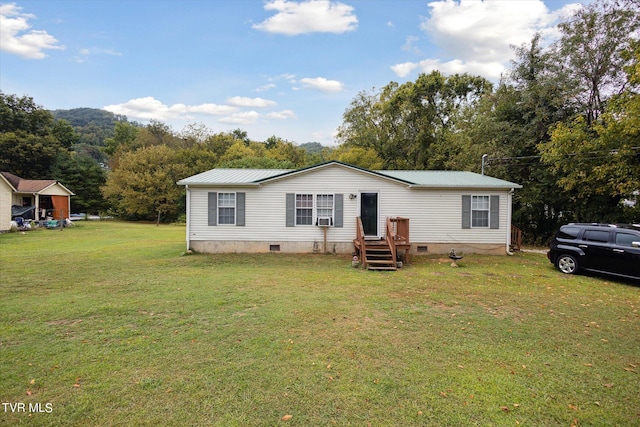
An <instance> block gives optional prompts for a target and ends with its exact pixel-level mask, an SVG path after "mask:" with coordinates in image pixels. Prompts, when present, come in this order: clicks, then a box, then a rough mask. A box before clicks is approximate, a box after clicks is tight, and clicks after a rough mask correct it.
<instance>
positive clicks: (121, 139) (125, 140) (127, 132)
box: [104, 122, 140, 156]
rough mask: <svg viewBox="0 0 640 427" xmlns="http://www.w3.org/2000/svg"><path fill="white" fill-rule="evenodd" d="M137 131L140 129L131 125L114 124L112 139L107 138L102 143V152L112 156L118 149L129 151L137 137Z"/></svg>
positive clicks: (123, 123)
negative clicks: (103, 145)
mask: <svg viewBox="0 0 640 427" xmlns="http://www.w3.org/2000/svg"><path fill="white" fill-rule="evenodd" d="M139 130H140V128H138V127H137V126H135V125H133V124H131V123H127V122H118V123H116V126H115V130H114V135H113V137H112V138H107V139H106V140H105V141H104V142H105V147H104V152H105V153H107V154H108V155H109V156H113V155H115V154H116V151H118V149H122V150H129V149H131V148H133V143H134V141H135V140H136V138H137V137H138V131H139Z"/></svg>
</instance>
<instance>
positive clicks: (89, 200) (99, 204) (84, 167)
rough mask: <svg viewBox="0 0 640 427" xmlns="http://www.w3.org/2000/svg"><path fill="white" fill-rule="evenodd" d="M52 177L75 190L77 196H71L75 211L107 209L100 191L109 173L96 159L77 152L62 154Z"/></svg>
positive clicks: (72, 208)
mask: <svg viewBox="0 0 640 427" xmlns="http://www.w3.org/2000/svg"><path fill="white" fill-rule="evenodd" d="M52 177H53V178H54V179H56V180H58V181H60V182H61V183H62V184H63V185H64V186H66V187H67V188H69V189H70V190H72V191H73V192H74V194H75V196H73V197H72V198H71V210H72V211H73V212H86V213H100V212H104V211H106V210H107V208H108V205H107V202H106V200H105V199H104V197H103V195H102V192H101V191H100V188H101V187H102V186H103V185H104V184H105V182H106V179H107V174H106V171H105V170H104V168H102V167H101V166H100V165H99V164H98V162H96V160H95V159H93V158H91V157H89V156H86V155H79V154H77V153H71V155H67V154H61V155H59V156H58V158H57V161H56V164H55V166H54V167H53V171H52Z"/></svg>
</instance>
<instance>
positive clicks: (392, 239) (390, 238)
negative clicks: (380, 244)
mask: <svg viewBox="0 0 640 427" xmlns="http://www.w3.org/2000/svg"><path fill="white" fill-rule="evenodd" d="M386 238H387V245H388V246H389V250H390V251H391V259H392V260H393V262H395V261H396V260H397V258H396V233H395V231H394V230H393V224H392V223H391V218H388V217H387V232H386Z"/></svg>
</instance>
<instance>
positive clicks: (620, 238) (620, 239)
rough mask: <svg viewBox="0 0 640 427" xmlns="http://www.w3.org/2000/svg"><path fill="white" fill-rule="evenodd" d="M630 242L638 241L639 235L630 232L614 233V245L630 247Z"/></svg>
mask: <svg viewBox="0 0 640 427" xmlns="http://www.w3.org/2000/svg"><path fill="white" fill-rule="evenodd" d="M632 242H640V237H638V236H636V235H635V234H631V233H616V245H620V246H629V247H631V243H632Z"/></svg>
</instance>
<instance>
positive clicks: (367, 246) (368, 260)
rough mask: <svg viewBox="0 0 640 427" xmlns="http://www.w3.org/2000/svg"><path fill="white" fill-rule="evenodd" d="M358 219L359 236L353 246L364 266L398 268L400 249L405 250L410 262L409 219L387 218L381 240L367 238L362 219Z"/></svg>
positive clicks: (377, 268) (407, 260)
mask: <svg viewBox="0 0 640 427" xmlns="http://www.w3.org/2000/svg"><path fill="white" fill-rule="evenodd" d="M356 221H357V228H356V229H357V236H356V238H355V239H354V240H353V246H354V248H355V250H356V254H357V255H358V257H359V260H360V262H361V264H362V266H364V267H366V268H367V269H369V270H396V269H397V268H398V267H397V265H398V264H397V262H398V250H402V251H404V262H405V263H409V249H410V248H411V242H410V241H409V219H408V218H387V222H386V235H385V238H384V239H381V240H367V239H366V238H365V236H364V230H363V227H362V221H361V219H360V217H357V218H356Z"/></svg>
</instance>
